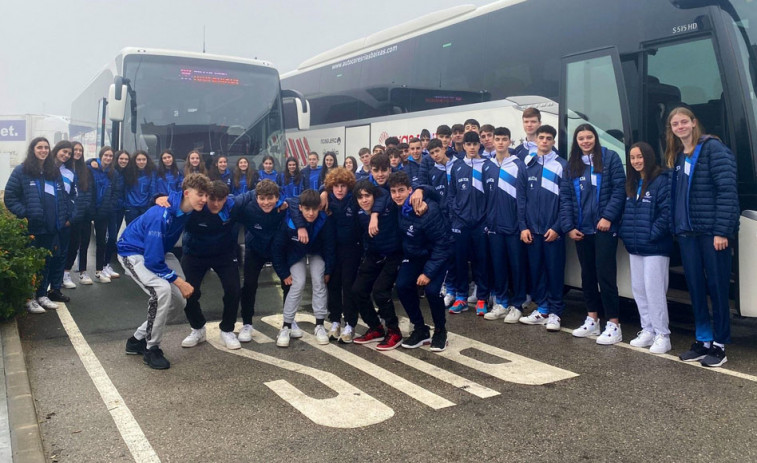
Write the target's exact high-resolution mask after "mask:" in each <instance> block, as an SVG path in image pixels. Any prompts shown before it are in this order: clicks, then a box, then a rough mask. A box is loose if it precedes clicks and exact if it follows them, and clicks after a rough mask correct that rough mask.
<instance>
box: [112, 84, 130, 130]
mask: <svg viewBox="0 0 757 463" xmlns="http://www.w3.org/2000/svg"><path fill="white" fill-rule="evenodd" d="M128 92H129V88H128V87H127V86H126V84H124V79H123V77H121V76H116V78H115V79H114V82H113V83H112V84H110V89H108V114H109V115H110V120H111V121H113V122H123V120H124V114H125V112H126V95H127V94H128Z"/></svg>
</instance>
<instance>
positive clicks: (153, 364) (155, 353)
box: [142, 346, 171, 370]
mask: <svg viewBox="0 0 757 463" xmlns="http://www.w3.org/2000/svg"><path fill="white" fill-rule="evenodd" d="M142 361H143V362H144V364H145V365H147V366H148V367H150V368H153V369H155V370H168V369H169V368H170V367H171V362H169V361H168V359H167V358H165V357H163V351H162V350H160V347H158V346H152V347H151V348H149V349H147V351H146V352H145V355H144V357H142Z"/></svg>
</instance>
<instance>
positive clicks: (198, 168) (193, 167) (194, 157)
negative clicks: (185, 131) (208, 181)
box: [184, 150, 208, 177]
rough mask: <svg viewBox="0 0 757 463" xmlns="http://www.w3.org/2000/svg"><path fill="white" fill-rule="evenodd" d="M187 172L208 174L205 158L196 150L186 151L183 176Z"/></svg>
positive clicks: (187, 173)
mask: <svg viewBox="0 0 757 463" xmlns="http://www.w3.org/2000/svg"><path fill="white" fill-rule="evenodd" d="M189 174H203V175H208V170H207V169H206V168H205V160H204V159H202V154H201V153H200V152H199V151H197V150H192V151H190V152H189V153H187V162H185V163H184V176H185V177H186V176H187V175H189Z"/></svg>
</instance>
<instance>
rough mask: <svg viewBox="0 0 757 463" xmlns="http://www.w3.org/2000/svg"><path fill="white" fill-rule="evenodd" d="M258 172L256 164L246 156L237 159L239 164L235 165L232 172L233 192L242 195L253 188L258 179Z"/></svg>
mask: <svg viewBox="0 0 757 463" xmlns="http://www.w3.org/2000/svg"><path fill="white" fill-rule="evenodd" d="M257 178H258V173H257V171H256V170H255V165H254V164H252V165H251V164H250V161H249V160H247V158H246V157H241V158H239V159H238V160H237V165H236V166H234V170H233V172H232V186H233V188H232V190H231V191H232V193H233V194H235V195H241V194H242V193H245V192H247V191H250V190H253V189H254V188H255V185H256V184H257V183H258V181H257Z"/></svg>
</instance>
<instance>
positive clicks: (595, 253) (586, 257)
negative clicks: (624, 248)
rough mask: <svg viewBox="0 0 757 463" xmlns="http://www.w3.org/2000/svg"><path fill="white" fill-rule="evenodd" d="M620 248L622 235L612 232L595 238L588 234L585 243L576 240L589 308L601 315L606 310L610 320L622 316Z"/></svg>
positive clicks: (602, 233) (587, 306) (599, 234)
mask: <svg viewBox="0 0 757 463" xmlns="http://www.w3.org/2000/svg"><path fill="white" fill-rule="evenodd" d="M617 249H618V235H617V234H616V233H612V232H601V231H598V232H597V233H596V234H595V235H584V237H583V239H582V240H581V241H576V251H577V252H578V260H579V262H581V281H582V285H581V286H582V287H583V288H582V289H583V292H584V301H585V302H586V309H587V311H589V312H597V313H599V314H601V313H602V312H603V310H602V309H603V308H604V316H605V319H607V320H609V319H611V318H618V314H619V313H620V302H619V299H618V282H617V274H618V262H617V260H616V258H615V253H616V252H617ZM597 284H599V289H597ZM600 316H601V315H600Z"/></svg>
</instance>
